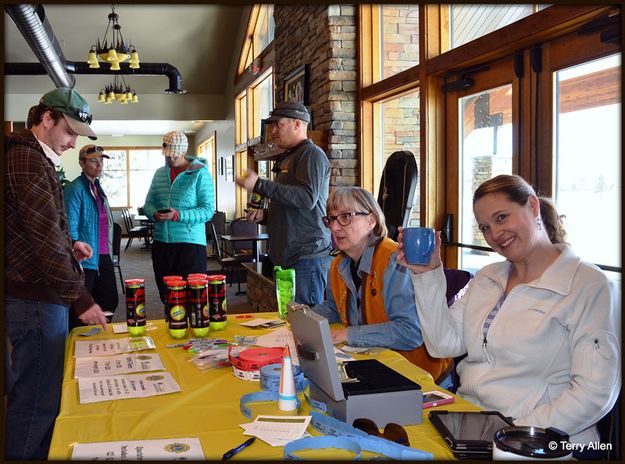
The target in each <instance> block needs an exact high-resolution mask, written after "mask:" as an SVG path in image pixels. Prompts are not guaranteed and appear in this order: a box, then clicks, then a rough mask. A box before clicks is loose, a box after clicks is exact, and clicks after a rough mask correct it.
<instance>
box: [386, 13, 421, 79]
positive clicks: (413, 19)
mask: <svg viewBox="0 0 625 464" xmlns="http://www.w3.org/2000/svg"><path fill="white" fill-rule="evenodd" d="M382 28H383V34H384V46H383V50H382V78H387V77H389V76H392V75H394V74H397V73H399V72H401V71H405V70H406V69H408V68H412V67H413V66H416V65H417V64H419V5H384V6H382Z"/></svg>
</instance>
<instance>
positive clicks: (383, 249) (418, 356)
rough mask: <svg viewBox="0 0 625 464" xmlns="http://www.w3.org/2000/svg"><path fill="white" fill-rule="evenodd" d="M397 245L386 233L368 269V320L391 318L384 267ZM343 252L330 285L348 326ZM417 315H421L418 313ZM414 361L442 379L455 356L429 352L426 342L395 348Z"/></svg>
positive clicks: (364, 301)
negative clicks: (341, 268)
mask: <svg viewBox="0 0 625 464" xmlns="http://www.w3.org/2000/svg"><path fill="white" fill-rule="evenodd" d="M396 249H397V243H396V242H394V241H393V240H391V239H390V238H388V237H386V238H384V240H382V241H381V242H380V243H378V244H377V245H376V247H375V250H374V252H373V259H372V264H371V267H372V273H371V275H369V274H366V273H364V274H363V279H362V286H361V288H362V291H361V294H362V297H361V305H362V308H361V310H362V309H363V308H364V318H363V319H364V323H365V324H379V323H382V322H388V316H387V315H386V309H385V307H384V271H385V270H386V267H387V266H388V262H389V259H390V257H391V255H392V254H393V252H394V251H395V250H396ZM342 260H343V256H342V255H339V256H337V257H336V258H335V259H334V260H332V264H331V266H330V285H331V288H332V294H333V295H334V299H335V301H336V308H337V310H338V313H339V317H340V319H341V323H342V324H343V325H344V326H345V327H347V326H348V325H349V324H348V320H347V298H348V293H349V290H348V288H347V285H345V282H344V281H343V279H342V278H341V275H340V273H339V264H340V263H341V261H342ZM415 317H417V315H416V314H415ZM395 351H397V352H398V353H400V354H401V355H403V356H404V357H405V358H406V359H408V360H409V361H410V362H411V363H413V364H415V365H417V366H419V367H421V368H422V369H425V370H426V371H428V372H429V373H430V374H431V375H432V378H434V380H439V378H442V376H443V375H446V374H447V373H448V372H449V369H450V367H451V362H452V360H451V359H450V358H433V357H431V356H430V355H429V353H428V352H427V349H426V348H425V344H423V345H421V346H420V347H419V348H416V349H414V350H411V351H401V350H395Z"/></svg>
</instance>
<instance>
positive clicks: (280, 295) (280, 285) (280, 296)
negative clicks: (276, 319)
mask: <svg viewBox="0 0 625 464" xmlns="http://www.w3.org/2000/svg"><path fill="white" fill-rule="evenodd" d="M273 274H274V277H275V279H274V280H275V281H276V301H277V302H278V315H279V316H280V319H286V316H287V305H288V304H289V303H290V302H291V301H293V300H294V299H295V269H282V267H280V266H274V268H273Z"/></svg>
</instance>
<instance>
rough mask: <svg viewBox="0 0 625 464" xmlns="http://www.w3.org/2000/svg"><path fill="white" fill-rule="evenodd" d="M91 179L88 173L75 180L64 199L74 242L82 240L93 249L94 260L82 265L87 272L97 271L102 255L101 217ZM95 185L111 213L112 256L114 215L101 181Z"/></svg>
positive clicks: (65, 193)
mask: <svg viewBox="0 0 625 464" xmlns="http://www.w3.org/2000/svg"><path fill="white" fill-rule="evenodd" d="M89 183H90V181H89V179H87V176H85V174H84V173H83V174H81V175H80V176H79V177H77V178H76V179H74V180H73V181H72V182H71V183H70V184H69V185H68V186H67V187H65V190H63V197H64V201H65V210H66V211H67V220H68V222H69V235H70V237H71V238H72V240H80V241H81V242H85V243H88V244H89V245H90V246H91V248H92V249H93V255H91V258H88V259H85V260H84V261H82V262H81V263H80V264H82V267H84V268H85V269H94V270H97V269H98V265H99V261H100V253H99V249H98V246H99V245H98V242H99V237H100V216H99V213H98V205H97V203H96V199H95V197H94V196H93V193H91V190H90V188H89ZM94 183H95V185H96V187H97V188H98V191H99V192H100V196H101V197H102V198H103V199H104V207H105V208H106V211H107V213H108V230H109V233H108V244H109V255H111V256H112V252H113V214H112V213H111V208H110V207H109V201H108V198H107V197H106V194H105V193H104V190H102V187H101V186H100V181H99V180H98V179H96V180H95V182H94Z"/></svg>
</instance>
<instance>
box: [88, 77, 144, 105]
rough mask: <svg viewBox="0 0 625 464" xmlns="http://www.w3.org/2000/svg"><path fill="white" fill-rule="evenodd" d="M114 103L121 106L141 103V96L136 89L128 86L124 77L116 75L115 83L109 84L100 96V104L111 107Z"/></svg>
mask: <svg viewBox="0 0 625 464" xmlns="http://www.w3.org/2000/svg"><path fill="white" fill-rule="evenodd" d="M114 101H116V102H118V103H119V104H120V105H127V104H128V103H139V96H138V95H137V92H135V90H134V89H132V88H130V86H129V85H128V84H126V80H125V79H124V76H123V75H115V77H114V79H113V82H111V83H109V84H107V85H106V86H105V87H104V88H103V89H102V90H100V93H99V94H98V102H99V103H104V104H105V105H110V104H111V103H113V102H114Z"/></svg>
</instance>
